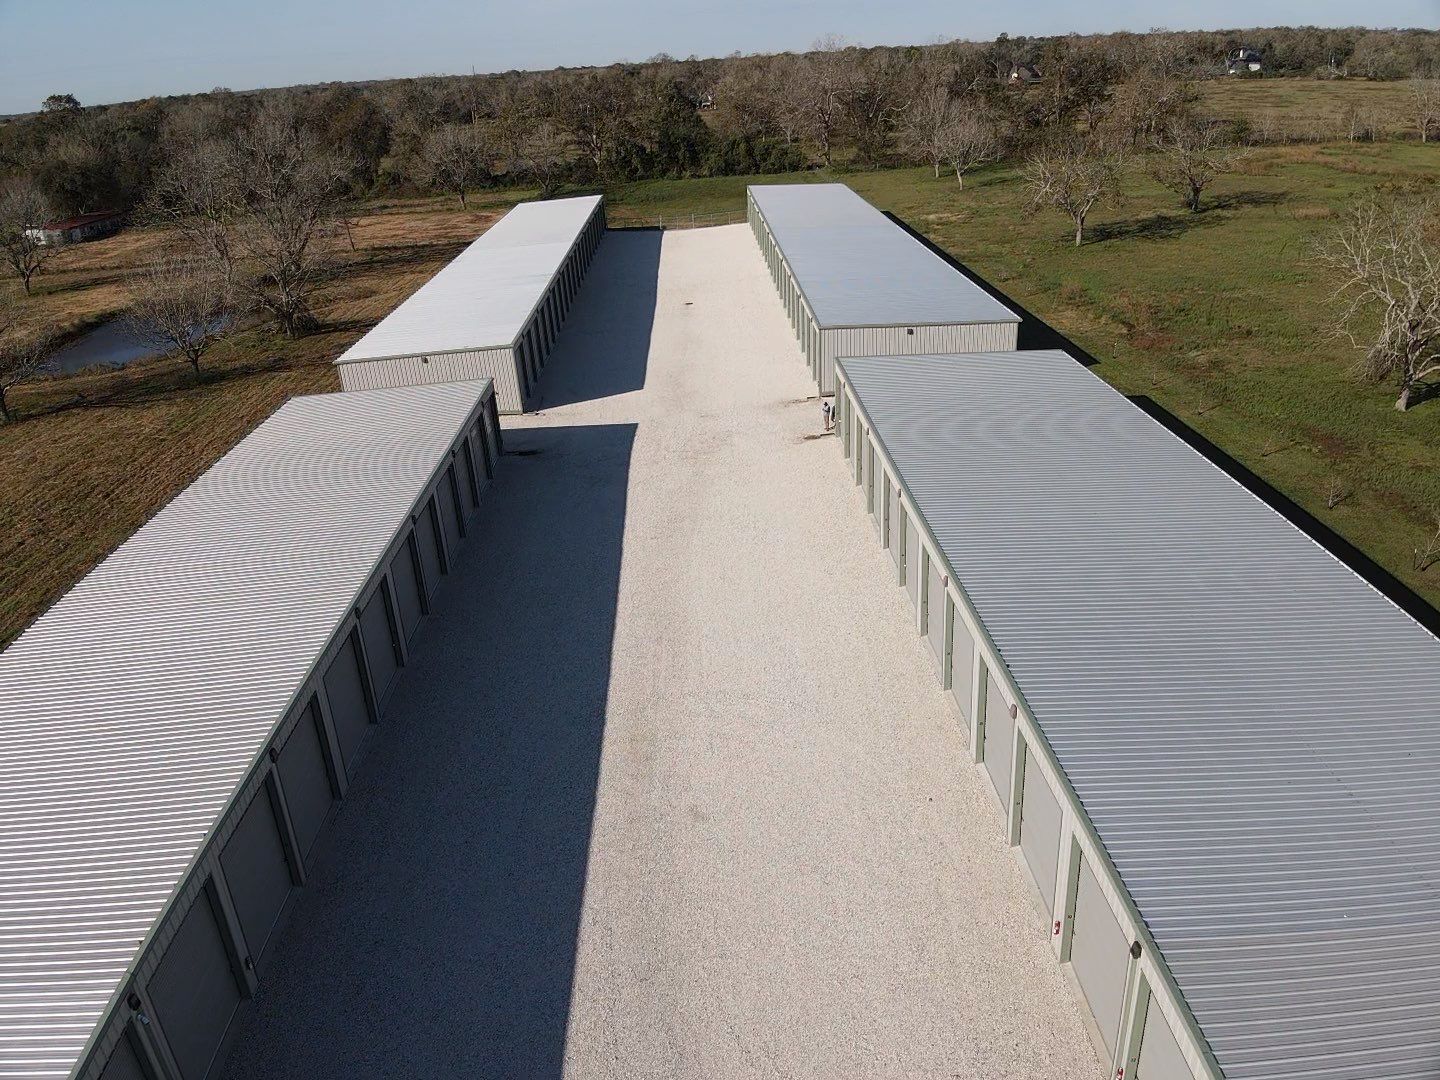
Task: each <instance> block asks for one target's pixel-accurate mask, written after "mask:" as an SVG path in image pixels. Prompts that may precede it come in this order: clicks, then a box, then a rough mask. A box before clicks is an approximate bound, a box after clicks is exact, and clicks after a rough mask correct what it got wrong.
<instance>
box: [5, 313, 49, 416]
mask: <svg viewBox="0 0 1440 1080" xmlns="http://www.w3.org/2000/svg"><path fill="white" fill-rule="evenodd" d="M54 353H55V342H54V338H53V337H52V336H51V335H49V334H31V335H29V336H12V337H10V338H8V339H0V421H4V422H7V423H8V422H9V421H11V420H14V419H15V411H14V408H13V406H12V405H11V404H10V397H9V395H10V391H11V390H13V389H14V388H15V387H16V386H17V385H18V384H20V383H22V382H24V381H25V380H26V379H29V378H32V377H34V376H35V375H38V374H40V373H41V372H42V371H45V370H46V369H47V368H49V366H50V363H51V359H52V358H53V356H54Z"/></svg>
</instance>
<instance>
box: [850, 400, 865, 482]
mask: <svg viewBox="0 0 1440 1080" xmlns="http://www.w3.org/2000/svg"><path fill="white" fill-rule="evenodd" d="M852 408H853V406H852ZM865 445H866V443H865V429H864V428H863V427H862V426H861V425H860V424H858V423H857V424H856V425H855V448H854V457H855V483H857V484H863V483H864V482H865Z"/></svg>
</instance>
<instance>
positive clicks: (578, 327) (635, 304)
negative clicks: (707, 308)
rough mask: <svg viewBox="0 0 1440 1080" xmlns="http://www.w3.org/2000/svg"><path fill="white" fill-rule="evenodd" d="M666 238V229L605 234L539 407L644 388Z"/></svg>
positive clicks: (544, 380)
mask: <svg viewBox="0 0 1440 1080" xmlns="http://www.w3.org/2000/svg"><path fill="white" fill-rule="evenodd" d="M663 235H664V233H662V232H660V231H659V230H658V229H612V230H610V231H608V232H606V233H605V239H604V240H603V241H601V243H600V249H599V251H597V252H596V255H595V261H594V262H593V263H592V264H591V266H590V270H589V272H588V273H587V274H586V275H585V283H584V284H583V285H582V286H581V287H580V292H579V294H578V295H577V296H576V298H575V306H574V307H572V308H571V309H570V315H569V317H568V318H567V319H566V320H565V326H564V327H563V328H562V329H561V331H560V337H559V339H558V340H557V341H556V344H555V351H554V352H553V353H552V354H551V357H550V361H549V363H547V364H546V365H545V371H544V373H543V374H542V375H541V376H540V387H539V390H540V393H539V399H538V403H537V406H536V407H537V408H539V409H551V408H554V407H555V406H557V405H569V404H572V403H574V402H577V401H593V400H595V399H596V398H604V397H613V396H615V395H616V394H628V393H630V392H631V391H633V390H640V389H643V388H644V386H645V369H646V367H647V365H648V363H649V357H650V333H651V330H652V329H653V328H654V325H655V302H656V291H657V288H658V283H659V279H660V240H661V237H662V236H663Z"/></svg>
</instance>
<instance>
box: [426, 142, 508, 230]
mask: <svg viewBox="0 0 1440 1080" xmlns="http://www.w3.org/2000/svg"><path fill="white" fill-rule="evenodd" d="M493 160H494V152H493V148H492V147H491V145H490V141H489V139H487V138H486V137H485V133H484V132H483V131H482V130H481V129H480V128H478V127H477V126H476V125H474V124H446V125H444V126H443V127H438V128H436V129H435V130H434V131H432V132H431V133H430V134H429V135H428V136H426V138H425V142H424V143H423V144H422V145H421V147H420V154H419V166H420V175H421V178H422V179H423V180H424V182H425V183H427V184H428V185H430V186H431V187H434V188H438V189H439V190H441V191H446V192H449V193H450V194H451V195H455V196H457V197H458V198H459V199H460V208H461V209H462V210H463V209H466V206H467V204H466V202H465V193H466V191H467V190H469V189H470V188H474V187H479V186H480V185H481V184H483V183H484V182H485V181H486V180H487V179H489V177H490V167H491V164H492V162H493Z"/></svg>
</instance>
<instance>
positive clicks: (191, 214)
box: [150, 97, 353, 337]
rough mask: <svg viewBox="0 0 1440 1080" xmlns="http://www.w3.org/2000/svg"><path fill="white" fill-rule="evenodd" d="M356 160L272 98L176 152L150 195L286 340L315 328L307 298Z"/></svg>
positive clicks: (160, 216)
mask: <svg viewBox="0 0 1440 1080" xmlns="http://www.w3.org/2000/svg"><path fill="white" fill-rule="evenodd" d="M352 165H353V163H352V162H349V161H347V160H346V159H345V158H344V157H342V156H341V155H338V154H335V153H331V152H329V151H326V150H325V149H324V148H323V147H322V146H321V145H320V143H319V141H318V139H317V138H316V136H315V133H314V132H313V131H311V130H310V129H309V128H307V127H306V126H305V125H304V124H303V123H302V119H301V115H300V112H299V111H298V109H297V107H296V103H295V101H294V100H293V99H291V98H289V97H273V98H268V99H266V100H265V101H263V102H262V103H261V105H260V106H259V108H258V109H257V110H256V111H255V113H254V115H253V116H252V117H251V118H250V119H249V120H248V121H247V122H246V123H244V124H243V125H242V126H241V127H240V128H238V129H237V130H235V131H233V132H230V133H229V134H228V137H227V138H225V139H223V140H222V139H214V140H210V141H207V142H203V143H200V144H197V145H195V146H193V147H191V148H189V149H188V150H186V151H184V152H182V153H180V154H179V155H177V157H176V159H175V160H174V161H173V162H172V164H171V167H170V168H169V169H167V170H166V172H165V173H164V174H163V175H162V176H161V178H160V180H159V182H158V183H157V184H156V187H155V190H154V193H153V195H152V197H151V200H150V210H151V215H152V217H154V218H156V219H157V220H159V221H161V222H163V223H165V224H167V225H169V226H170V227H171V228H172V229H173V230H174V232H175V233H176V234H177V235H178V236H179V237H181V238H183V239H184V240H185V241H187V242H188V243H189V245H190V247H191V249H192V250H193V251H194V253H195V254H196V255H199V256H201V257H203V258H205V259H206V260H208V261H210V262H211V263H213V264H214V266H215V267H216V268H217V269H218V270H219V272H220V273H221V274H222V276H224V277H225V279H226V281H227V283H228V286H229V288H231V289H232V290H234V295H235V297H236V299H237V301H241V302H243V304H244V305H245V306H247V307H250V308H252V309H254V310H256V311H259V312H262V313H263V314H265V315H266V316H267V317H269V318H270V319H271V320H273V322H274V323H275V324H276V325H277V326H278V327H279V328H280V329H281V330H282V331H284V333H285V334H286V335H287V336H289V337H298V336H300V335H301V334H304V333H307V332H309V331H310V330H312V329H313V328H314V327H315V325H316V320H315V317H314V314H313V312H312V310H311V301H312V299H313V297H314V295H315V293H316V291H317V290H318V289H319V287H320V286H321V284H322V283H323V282H324V281H325V280H326V277H327V275H328V273H329V270H330V267H331V264H332V261H333V254H334V251H333V248H334V241H335V238H336V235H337V229H336V227H335V226H336V221H337V219H338V217H339V215H340V213H341V211H342V209H343V207H344V198H345V192H346V187H347V184H348V180H349V177H350V175H351V173H352V171H353V168H352Z"/></svg>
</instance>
